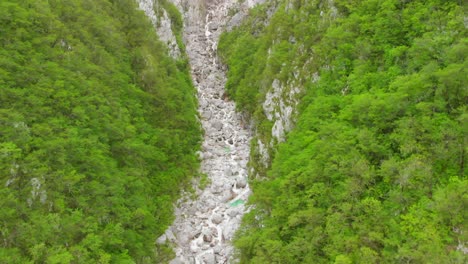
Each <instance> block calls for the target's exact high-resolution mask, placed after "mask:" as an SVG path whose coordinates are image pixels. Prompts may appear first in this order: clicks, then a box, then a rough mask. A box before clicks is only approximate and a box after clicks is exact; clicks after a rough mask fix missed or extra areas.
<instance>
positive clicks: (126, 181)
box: [0, 0, 201, 264]
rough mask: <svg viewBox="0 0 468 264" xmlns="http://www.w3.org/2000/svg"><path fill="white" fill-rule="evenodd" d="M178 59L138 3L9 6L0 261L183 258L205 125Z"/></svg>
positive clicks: (1, 16)
mask: <svg viewBox="0 0 468 264" xmlns="http://www.w3.org/2000/svg"><path fill="white" fill-rule="evenodd" d="M163 4H164V5H165V6H166V7H168V6H169V4H168V2H167V1H163ZM156 11H157V10H156ZM168 12H169V14H170V16H171V17H172V18H178V19H179V20H180V14H177V11H176V8H175V7H173V6H172V8H170V10H169V11H168ZM181 26H182V25H181V22H180V21H179V24H177V23H175V24H174V27H179V28H178V30H179V34H180V27H181ZM175 30H176V31H177V28H175ZM167 54H168V52H167V47H166V46H165V45H164V44H163V43H161V42H160V41H159V40H158V37H157V35H156V33H155V30H154V28H153V26H152V25H151V22H150V21H149V20H148V19H147V18H146V16H145V15H144V13H143V12H142V11H139V10H138V8H137V4H136V1H134V0H2V1H0V180H1V181H0V184H1V187H0V208H1V210H0V263H8V264H14V263H18V264H24V263H60V264H64V263H158V262H161V261H163V260H164V259H166V258H168V257H170V255H171V254H172V253H171V250H170V249H168V248H164V247H159V248H156V247H155V244H154V242H155V239H156V238H157V237H158V236H159V235H161V234H162V233H163V232H164V230H165V229H166V228H167V226H168V225H169V224H170V223H171V221H172V220H173V212H172V204H173V202H174V201H175V199H176V198H177V196H178V194H179V190H180V187H181V186H183V185H184V184H187V183H188V180H189V179H190V178H191V177H193V176H196V174H197V173H198V167H199V162H198V160H197V158H196V156H195V152H196V151H197V150H198V149H199V144H200V139H201V130H200V125H199V123H198V121H197V112H196V104H197V102H196V99H195V97H194V93H195V91H194V88H193V86H192V83H191V80H190V76H189V73H188V64H187V60H186V58H184V57H183V56H182V58H180V59H177V60H175V59H172V58H170V57H169V56H168V55H167Z"/></svg>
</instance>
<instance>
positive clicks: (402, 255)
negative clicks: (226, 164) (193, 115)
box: [219, 0, 468, 264]
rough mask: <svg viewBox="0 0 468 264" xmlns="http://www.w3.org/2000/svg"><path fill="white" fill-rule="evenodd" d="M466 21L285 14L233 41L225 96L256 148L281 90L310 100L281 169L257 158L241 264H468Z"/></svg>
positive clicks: (433, 8) (377, 5) (310, 4)
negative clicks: (270, 94) (247, 122)
mask: <svg viewBox="0 0 468 264" xmlns="http://www.w3.org/2000/svg"><path fill="white" fill-rule="evenodd" d="M466 12H467V6H466V2H464V1H456V0H452V1H449V0H428V1H422V0H414V1H408V0H363V1H355V0H334V1H330V0H329V1H321V0H275V1H267V3H266V4H264V5H262V6H258V7H256V8H255V9H253V10H252V11H251V12H250V14H249V16H248V17H247V19H246V20H245V21H244V23H243V24H242V25H241V26H239V27H237V28H235V29H234V30H233V31H231V32H228V33H225V34H223V36H222V38H221V41H220V43H219V53H220V56H221V58H222V59H223V60H224V62H225V63H226V64H227V66H228V69H229V71H228V78H229V79H228V82H227V86H226V88H227V92H228V93H229V95H230V97H231V98H233V99H235V100H236V102H237V106H238V108H239V110H241V111H245V112H246V113H247V114H248V115H249V116H250V117H251V119H252V120H253V122H254V123H255V124H256V128H255V129H256V134H257V137H261V138H266V142H269V141H270V139H271V128H272V125H273V124H272V122H271V121H269V120H268V119H267V118H266V116H265V113H264V110H263V108H262V102H263V101H264V99H265V94H266V93H267V91H268V89H269V87H271V84H272V82H273V80H279V81H281V82H283V83H287V82H288V81H290V80H293V79H294V80H295V81H296V82H299V83H300V85H301V86H300V87H301V90H302V94H301V95H300V104H299V111H298V114H297V116H296V117H295V120H296V122H295V128H294V129H293V130H292V131H290V132H289V133H288V134H287V136H286V141H285V142H282V143H281V142H276V141H275V140H272V141H273V143H274V144H273V146H274V147H273V149H272V150H271V156H272V157H274V158H272V160H271V162H270V164H269V165H268V166H266V167H262V166H261V164H260V161H259V157H258V155H257V154H256V153H255V151H253V152H252V154H251V157H252V160H251V163H250V166H251V167H252V168H253V169H254V170H255V171H256V172H257V173H258V174H259V177H257V178H255V179H251V181H252V182H251V184H252V188H253V195H252V196H251V198H250V206H251V211H250V213H248V214H247V215H246V216H244V219H243V223H242V227H241V229H240V231H239V232H238V234H237V238H236V241H235V246H236V247H237V248H238V251H239V252H238V257H239V259H240V261H241V263H255V264H260V263H291V264H294V263H335V264H346V263H434V264H435V263H467V261H468V258H467V255H466V253H463V250H465V251H466V247H467V242H468V228H467V227H468V223H467V219H468V215H467V214H468V210H467V208H468V180H467V168H466V167H467V163H468V158H467V156H468V153H467V152H468V147H467V143H468V138H467V137H468V111H467V103H468V80H467V78H468V60H467V55H468V38H467V33H468V30H467V20H466ZM252 176H253V175H250V177H252ZM463 248H464V249H463Z"/></svg>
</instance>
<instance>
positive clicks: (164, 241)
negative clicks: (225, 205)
mask: <svg viewBox="0 0 468 264" xmlns="http://www.w3.org/2000/svg"><path fill="white" fill-rule="evenodd" d="M218 224H219V223H218ZM166 240H167V237H166V234H163V235H162V236H160V237H158V239H156V243H157V244H160V245H161V244H164V243H166Z"/></svg>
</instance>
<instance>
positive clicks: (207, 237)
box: [203, 235, 213, 243]
mask: <svg viewBox="0 0 468 264" xmlns="http://www.w3.org/2000/svg"><path fill="white" fill-rule="evenodd" d="M203 241H205V242H208V243H210V242H211V241H213V236H212V235H203Z"/></svg>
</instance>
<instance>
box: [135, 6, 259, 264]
mask: <svg viewBox="0 0 468 264" xmlns="http://www.w3.org/2000/svg"><path fill="white" fill-rule="evenodd" d="M143 2H144V1H143ZM173 2H174V3H175V4H176V5H177V6H178V7H179V9H182V12H183V13H184V19H185V27H184V39H185V44H186V51H187V55H188V58H189V61H190V65H191V74H192V79H193V83H194V84H195V86H196V88H197V92H198V100H199V108H198V111H199V113H200V117H201V124H202V126H203V130H204V142H203V145H202V150H201V152H200V153H199V155H200V158H201V161H202V164H201V170H202V173H205V174H206V175H207V177H208V178H209V181H208V182H209V183H208V185H207V187H206V188H204V189H203V190H199V189H198V188H197V190H196V198H195V199H193V200H192V199H191V198H190V197H191V195H190V194H189V193H187V194H185V195H183V197H182V198H181V199H180V200H179V201H178V203H177V205H176V209H175V216H176V219H175V221H174V223H173V224H172V226H170V227H169V228H168V230H167V231H166V233H165V234H164V235H163V236H161V237H160V238H158V240H157V242H158V243H167V242H169V243H172V244H174V245H175V249H174V250H175V252H176V258H175V259H174V260H172V261H171V263H172V264H176V263H230V262H232V261H231V259H232V253H233V247H232V245H231V239H232V238H233V235H234V233H235V231H236V229H237V228H238V227H239V225H240V221H241V218H242V215H243V214H244V212H245V209H246V208H245V206H244V202H245V201H246V200H247V198H248V196H249V193H250V189H249V186H248V183H247V162H248V158H249V151H250V149H249V143H250V139H251V134H250V131H249V128H248V125H247V124H246V123H245V122H244V121H243V118H242V116H241V115H240V114H238V113H237V112H236V111H235V104H234V102H232V101H230V100H229V98H227V96H226V95H225V91H224V85H225V82H226V76H225V73H224V71H223V70H222V67H221V65H219V64H218V59H217V57H216V47H217V41H218V38H219V35H220V34H221V31H222V30H223V28H224V27H225V25H226V23H227V22H228V20H229V19H230V18H229V16H228V10H229V9H230V8H232V7H233V5H238V7H239V4H237V1H232V0H231V1H229V0H228V1H185V2H184V1H173ZM251 2H252V1H249V2H247V3H246V4H245V5H242V6H240V7H242V8H244V9H245V8H248V7H249V4H252V3H251ZM140 6H141V5H140ZM147 14H148V12H147Z"/></svg>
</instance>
